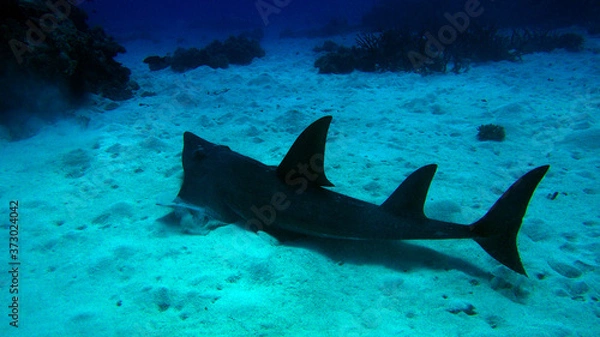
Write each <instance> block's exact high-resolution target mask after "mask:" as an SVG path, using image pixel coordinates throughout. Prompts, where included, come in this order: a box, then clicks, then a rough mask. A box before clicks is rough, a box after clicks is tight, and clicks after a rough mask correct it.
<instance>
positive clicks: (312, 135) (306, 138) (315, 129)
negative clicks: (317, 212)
mask: <svg viewBox="0 0 600 337" xmlns="http://www.w3.org/2000/svg"><path fill="white" fill-rule="evenodd" d="M331 118H332V117H331V116H325V117H322V118H320V119H318V120H316V121H314V122H313V123H312V124H311V125H309V126H308V127H307V128H306V129H304V131H302V133H301V134H300V136H298V138H296V141H295V142H294V144H293V145H292V147H291V148H290V149H289V150H288V153H287V154H286V155H285V157H284V158H283V160H282V161H281V163H280V164H279V166H278V167H277V176H279V178H280V179H282V180H284V181H286V182H287V181H291V180H293V179H295V178H296V177H297V176H302V177H304V178H305V179H306V180H307V181H308V183H309V184H311V185H313V186H333V184H332V183H331V182H330V181H329V180H328V179H327V177H326V176H325V167H324V161H325V140H326V139H327V131H328V130H329V124H330V123H331Z"/></svg>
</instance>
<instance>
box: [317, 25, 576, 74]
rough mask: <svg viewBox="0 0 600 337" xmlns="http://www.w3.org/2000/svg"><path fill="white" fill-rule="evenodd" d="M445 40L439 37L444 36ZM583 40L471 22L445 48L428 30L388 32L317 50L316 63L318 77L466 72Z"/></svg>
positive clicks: (573, 47)
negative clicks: (501, 30)
mask: <svg viewBox="0 0 600 337" xmlns="http://www.w3.org/2000/svg"><path fill="white" fill-rule="evenodd" d="M440 39H441V38H440ZM583 41H584V40H583V37H582V36H581V35H578V34H574V33H565V34H558V33H551V32H548V31H541V32H536V31H532V30H526V29H525V30H515V31H513V33H512V35H503V34H500V33H499V31H498V29H496V28H495V27H494V26H486V27H482V26H479V25H476V24H471V25H470V27H469V28H468V29H466V30H465V31H464V32H462V33H461V34H460V36H457V37H456V39H455V40H454V41H452V43H449V44H447V45H444V44H443V43H441V42H440V41H439V40H438V38H436V37H434V36H433V35H431V34H429V33H427V32H424V33H423V32H418V33H417V32H414V31H410V30H409V29H390V30H386V31H383V32H380V33H362V34H358V35H357V38H356V44H355V46H353V47H350V48H348V47H340V46H336V45H332V44H331V42H328V43H327V44H324V45H323V46H318V47H315V48H314V50H315V51H317V52H321V51H326V52H327V54H325V55H322V56H320V57H319V58H318V59H317V61H316V62H315V67H317V68H319V73H350V72H352V71H353V70H360V71H365V72H375V71H407V72H411V71H412V72H417V73H421V74H430V73H436V72H446V71H447V69H448V64H450V63H452V64H453V67H452V69H451V70H452V71H453V72H455V73H458V72H461V71H464V70H465V69H468V67H469V65H470V63H472V62H489V61H494V62H498V61H513V62H514V61H519V60H520V59H521V56H522V55H524V54H529V53H534V52H549V51H552V50H554V49H556V48H564V49H566V50H568V51H579V50H581V49H582V46H583Z"/></svg>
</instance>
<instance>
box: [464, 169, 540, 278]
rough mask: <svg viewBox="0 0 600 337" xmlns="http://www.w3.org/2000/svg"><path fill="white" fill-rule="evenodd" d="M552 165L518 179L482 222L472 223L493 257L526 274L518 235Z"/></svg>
mask: <svg viewBox="0 0 600 337" xmlns="http://www.w3.org/2000/svg"><path fill="white" fill-rule="evenodd" d="M548 168H550V166H548V165H545V166H540V167H538V168H535V169H533V170H531V171H529V172H528V173H527V174H525V175H524V176H522V177H521V178H520V179H519V180H517V181H516V182H515V183H514V184H513V185H512V186H511V187H510V188H509V189H508V190H507V191H506V192H504V194H503V195H502V196H501V197H500V199H498V201H496V203H495V204H494V206H492V208H491V209H490V210H489V211H488V212H487V214H486V215H485V216H484V217H483V218H481V219H480V220H479V221H477V222H475V223H473V224H472V225H471V230H472V231H473V232H474V233H475V234H477V237H476V238H475V241H477V243H478V244H479V245H480V246H481V247H482V248H483V249H484V250H485V251H486V252H487V253H488V254H490V255H491V256H492V257H493V258H494V259H496V260H497V261H498V262H500V263H502V264H503V265H505V266H507V267H508V268H510V269H512V270H514V271H516V272H517V273H519V274H523V275H527V273H526V272H525V268H524V267H523V263H521V257H520V256H519V251H518V249H517V234H518V233H519V229H520V228H521V222H522V221H523V216H524V215H525V211H526V210H527V205H528V204H529V200H530V199H531V196H532V195H533V192H534V191H535V188H536V187H537V185H538V184H539V182H540V181H541V180H542V178H543V177H544V175H545V174H546V172H547V171H548Z"/></svg>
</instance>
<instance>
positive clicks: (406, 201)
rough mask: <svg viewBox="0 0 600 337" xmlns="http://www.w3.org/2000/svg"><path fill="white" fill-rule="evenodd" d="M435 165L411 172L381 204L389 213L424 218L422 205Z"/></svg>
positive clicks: (435, 168)
mask: <svg viewBox="0 0 600 337" xmlns="http://www.w3.org/2000/svg"><path fill="white" fill-rule="evenodd" d="M436 170H437V165H435V164H431V165H427V166H423V167H421V168H420V169H418V170H416V171H415V172H413V173H411V174H410V175H409V176H408V177H407V178H406V179H405V180H404V181H403V182H402V184H400V186H398V188H397V189H396V190H395V191H394V193H392V195H390V197H389V198H388V199H387V200H386V201H385V202H384V203H383V204H382V205H381V208H382V209H383V210H384V211H386V212H389V213H392V214H395V215H402V216H411V217H413V218H416V219H420V218H422V219H425V213H424V212H423V206H424V205H425V199H426V198H427V191H428V190H429V186H430V185H431V180H433V175H434V174H435V171H436Z"/></svg>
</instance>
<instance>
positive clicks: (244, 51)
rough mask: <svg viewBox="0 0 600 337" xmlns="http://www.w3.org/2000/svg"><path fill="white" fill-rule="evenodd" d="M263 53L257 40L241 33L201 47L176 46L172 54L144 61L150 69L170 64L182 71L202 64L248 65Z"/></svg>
mask: <svg viewBox="0 0 600 337" xmlns="http://www.w3.org/2000/svg"><path fill="white" fill-rule="evenodd" d="M264 55H265V51H264V50H263V49H262V47H261V46H260V44H259V42H258V40H256V39H253V38H248V37H247V36H246V35H244V34H242V35H239V36H230V37H229V38H227V39H226V40H225V41H224V42H220V41H216V40H215V41H213V42H211V43H210V44H209V45H207V46H206V47H204V48H202V49H198V48H189V49H183V48H178V49H177V50H175V52H174V53H173V55H172V56H170V55H167V56H163V57H161V56H155V55H153V56H148V57H146V58H145V59H144V63H146V64H148V67H149V68H150V70H151V71H155V70H161V69H164V68H167V67H169V66H170V67H171V69H172V70H173V71H175V72H179V73H182V72H185V71H188V70H191V69H195V68H198V67H200V66H204V65H205V66H209V67H211V68H213V69H217V68H222V69H225V68H227V67H229V65H230V64H237V65H248V64H250V63H251V62H252V60H253V59H254V58H255V57H259V58H260V57H263V56H264Z"/></svg>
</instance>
